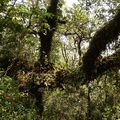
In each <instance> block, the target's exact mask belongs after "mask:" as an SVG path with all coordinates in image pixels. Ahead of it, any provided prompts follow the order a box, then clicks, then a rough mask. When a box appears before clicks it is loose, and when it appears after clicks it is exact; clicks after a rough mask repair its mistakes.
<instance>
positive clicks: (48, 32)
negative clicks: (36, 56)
mask: <svg viewBox="0 0 120 120" xmlns="http://www.w3.org/2000/svg"><path fill="white" fill-rule="evenodd" d="M58 2H59V0H51V2H50V5H49V6H48V8H47V13H48V14H49V15H48V16H46V18H45V21H46V23H47V24H48V27H46V26H44V25H43V28H42V30H41V31H40V32H39V36H40V43H41V48H40V64H41V65H42V66H44V65H45V64H46V62H47V63H49V62H50V52H51V45H52V37H53V35H54V32H55V30H56V26H57V5H58Z"/></svg>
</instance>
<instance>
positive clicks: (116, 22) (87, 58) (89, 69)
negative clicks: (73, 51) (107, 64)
mask: <svg viewBox="0 0 120 120" xmlns="http://www.w3.org/2000/svg"><path fill="white" fill-rule="evenodd" d="M119 33H120V10H118V12H117V13H116V15H115V16H114V18H113V19H112V20H110V21H109V22H108V23H106V24H105V25H104V27H102V28H101V29H99V30H98V31H97V32H96V34H95V35H94V37H93V38H92V40H91V42H90V45H89V48H88V50H87V52H86V53H85V55H84V57H83V69H84V72H85V73H86V76H87V78H88V79H92V78H91V76H92V74H93V73H94V70H95V62H96V60H97V58H98V57H99V55H100V54H101V52H102V51H104V50H105V49H106V45H107V44H108V43H111V42H112V41H114V40H117V39H118V35H119Z"/></svg>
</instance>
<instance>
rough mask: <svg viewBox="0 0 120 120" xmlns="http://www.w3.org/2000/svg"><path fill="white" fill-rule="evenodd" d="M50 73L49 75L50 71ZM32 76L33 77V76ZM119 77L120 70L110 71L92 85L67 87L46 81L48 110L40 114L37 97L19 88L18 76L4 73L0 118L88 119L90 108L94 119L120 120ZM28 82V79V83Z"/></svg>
mask: <svg viewBox="0 0 120 120" xmlns="http://www.w3.org/2000/svg"><path fill="white" fill-rule="evenodd" d="M48 75H49V76H48V79H49V78H50V74H48ZM24 76H25V75H24ZM43 76H44V75H43ZM45 76H47V73H46V75H45ZM22 77H23V74H22ZM28 77H29V79H30V76H28ZM35 79H36V82H40V81H39V79H37V78H35ZM49 80H50V79H49ZM119 80H120V73H119V72H107V73H106V74H104V75H103V76H101V77H99V78H98V79H97V80H94V81H92V82H90V83H88V85H79V84H78V83H76V84H78V85H76V87H75V86H72V85H69V84H68V86H67V83H66V85H65V86H67V87H64V89H61V88H53V89H50V88H49V86H47V85H46V87H44V88H41V89H40V91H42V94H43V106H44V111H43V113H42V115H41V116H40V114H39V112H38V108H37V107H36V104H35V102H36V99H35V98H34V97H33V96H32V95H31V94H29V93H27V92H25V91H23V92H20V91H19V89H18V87H19V85H20V83H19V82H18V81H17V80H15V79H12V78H11V77H9V76H3V77H1V79H0V103H1V104H0V119H1V120H86V119H87V117H88V112H91V119H92V120H116V119H118V120H119V119H120V81H119ZM73 82H74V81H73ZM26 83H27V82H26ZM26 83H24V87H25V85H26ZM27 84H28V83H27ZM27 87H28V86H27Z"/></svg>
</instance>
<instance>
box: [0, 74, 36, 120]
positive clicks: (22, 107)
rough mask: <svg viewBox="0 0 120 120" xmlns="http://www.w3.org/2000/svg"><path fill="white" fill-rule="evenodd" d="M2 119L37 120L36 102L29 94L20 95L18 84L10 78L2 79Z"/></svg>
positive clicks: (0, 96)
mask: <svg viewBox="0 0 120 120" xmlns="http://www.w3.org/2000/svg"><path fill="white" fill-rule="evenodd" d="M0 119H1V120H8V119H9V120H13V119H14V120H20V119H30V120H32V119H37V112H36V109H35V107H34V100H33V99H32V98H30V97H29V96H28V94H27V93H20V92H19V90H18V87H17V84H16V82H15V81H14V80H13V79H12V78H10V77H8V76H4V77H2V78H1V79H0Z"/></svg>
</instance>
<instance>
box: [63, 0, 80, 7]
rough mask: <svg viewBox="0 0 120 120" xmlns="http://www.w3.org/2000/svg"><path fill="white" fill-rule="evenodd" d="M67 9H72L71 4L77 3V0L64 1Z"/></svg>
mask: <svg viewBox="0 0 120 120" xmlns="http://www.w3.org/2000/svg"><path fill="white" fill-rule="evenodd" d="M65 2H66V5H67V6H68V7H72V4H73V3H78V0H65Z"/></svg>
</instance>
